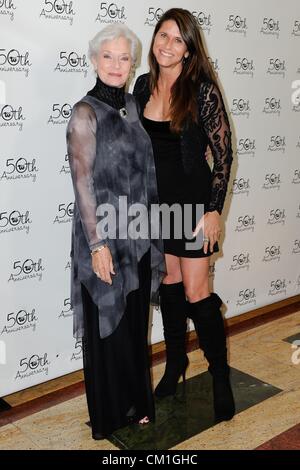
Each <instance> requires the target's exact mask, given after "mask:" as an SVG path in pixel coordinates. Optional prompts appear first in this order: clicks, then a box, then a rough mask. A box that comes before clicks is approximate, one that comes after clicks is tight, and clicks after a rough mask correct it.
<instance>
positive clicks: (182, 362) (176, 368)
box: [154, 282, 189, 398]
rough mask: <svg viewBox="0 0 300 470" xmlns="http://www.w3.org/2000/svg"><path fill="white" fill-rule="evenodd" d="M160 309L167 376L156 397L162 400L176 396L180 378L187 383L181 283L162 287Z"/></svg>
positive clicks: (185, 318) (185, 308)
mask: <svg viewBox="0 0 300 470" xmlns="http://www.w3.org/2000/svg"><path fill="white" fill-rule="evenodd" d="M160 309H161V314H162V321H163V327H164V338H165V344H166V357H167V362H166V369H165V373H164V375H163V377H162V379H161V381H160V382H159V384H158V385H157V387H156V389H155V392H154V393H155V395H156V396H157V397H159V398H163V397H166V396H168V395H174V394H175V393H176V387H177V383H178V380H179V378H180V376H181V375H183V379H184V380H185V371H186V368H187V366H188V362H189V361H188V357H187V355H186V344H185V340H186V337H185V336H186V330H187V313H188V312H187V309H188V303H187V301H186V298H185V292H184V287H183V283H182V282H178V283H176V284H162V285H161V286H160Z"/></svg>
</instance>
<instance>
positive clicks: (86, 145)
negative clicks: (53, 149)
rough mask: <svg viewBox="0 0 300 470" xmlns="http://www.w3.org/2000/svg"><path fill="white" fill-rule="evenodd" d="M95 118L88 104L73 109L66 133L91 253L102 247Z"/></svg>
mask: <svg viewBox="0 0 300 470" xmlns="http://www.w3.org/2000/svg"><path fill="white" fill-rule="evenodd" d="M96 127H97V120H96V115H95V113H94V110H93V109H92V107H91V106H90V105H89V104H87V103H79V104H77V105H75V106H74V108H73V112H72V116H71V119H70V121H69V125H68V129H67V147H68V155H69V161H70V169H71V175H72V181H73V187H74V193H75V201H76V206H77V208H78V211H79V214H80V219H81V222H82V227H83V231H84V234H85V237H86V240H87V242H88V244H89V247H90V249H91V250H92V249H94V248H97V247H98V246H100V245H102V244H103V243H105V242H104V240H102V239H101V237H99V236H98V235H97V216H96V210H97V203H96V197H95V190H94V180H93V167H94V162H95V158H96Z"/></svg>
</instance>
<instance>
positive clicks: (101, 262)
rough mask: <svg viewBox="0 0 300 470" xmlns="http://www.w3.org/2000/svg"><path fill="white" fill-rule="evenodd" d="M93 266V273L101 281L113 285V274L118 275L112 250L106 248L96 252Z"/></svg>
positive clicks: (93, 257) (93, 256)
mask: <svg viewBox="0 0 300 470" xmlns="http://www.w3.org/2000/svg"><path fill="white" fill-rule="evenodd" d="M91 256H92V266H93V271H94V273H95V274H96V276H97V277H99V279H101V281H104V282H107V283H108V284H110V285H111V284H112V278H111V275H112V274H116V273H115V271H114V266H113V261H112V256H111V252H110V249H109V248H108V246H105V247H104V248H103V249H102V250H100V251H95V252H94V253H93V254H92V255H91Z"/></svg>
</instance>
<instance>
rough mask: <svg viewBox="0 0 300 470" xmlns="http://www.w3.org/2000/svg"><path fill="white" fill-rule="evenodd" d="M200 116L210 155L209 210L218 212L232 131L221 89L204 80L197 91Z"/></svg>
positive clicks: (228, 167)
mask: <svg viewBox="0 0 300 470" xmlns="http://www.w3.org/2000/svg"><path fill="white" fill-rule="evenodd" d="M199 104H200V117H201V121H202V123H203V126H204V130H205V132H206V135H207V137H208V139H209V145H210V148H211V151H212V155H213V162H214V164H213V170H212V194H211V201H210V205H209V209H208V210H209V211H214V210H217V211H218V212H219V214H221V212H222V209H223V205H224V200H225V196H226V191H227V186H228V181H229V176H230V169H231V163H232V147H231V131H230V124H229V120H228V116H227V113H226V110H225V106H224V103H223V99H222V95H221V93H220V90H219V89H218V87H217V86H216V85H215V84H214V83H203V84H202V85H201V90H200V103H199Z"/></svg>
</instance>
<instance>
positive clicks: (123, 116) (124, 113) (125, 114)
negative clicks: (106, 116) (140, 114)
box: [119, 108, 128, 118]
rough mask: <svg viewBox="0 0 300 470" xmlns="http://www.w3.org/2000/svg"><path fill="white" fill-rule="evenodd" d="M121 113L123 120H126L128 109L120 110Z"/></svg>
mask: <svg viewBox="0 0 300 470" xmlns="http://www.w3.org/2000/svg"><path fill="white" fill-rule="evenodd" d="M119 113H120V115H121V117H122V118H126V117H127V114H128V113H127V109H126V108H121V109H119Z"/></svg>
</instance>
